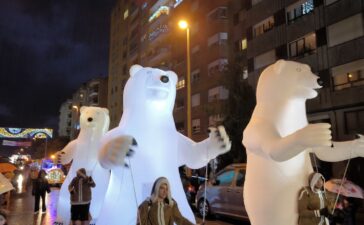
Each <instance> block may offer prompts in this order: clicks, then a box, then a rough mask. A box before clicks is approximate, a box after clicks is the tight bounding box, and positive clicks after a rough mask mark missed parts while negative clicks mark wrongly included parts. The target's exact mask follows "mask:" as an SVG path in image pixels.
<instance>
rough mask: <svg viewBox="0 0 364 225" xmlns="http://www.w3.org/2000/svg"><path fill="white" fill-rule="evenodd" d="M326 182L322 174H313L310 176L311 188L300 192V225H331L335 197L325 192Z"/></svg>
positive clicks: (308, 187)
mask: <svg viewBox="0 0 364 225" xmlns="http://www.w3.org/2000/svg"><path fill="white" fill-rule="evenodd" d="M324 181H325V179H324V177H323V176H322V174H320V173H312V174H311V175H310V176H309V186H307V187H304V188H302V190H301V191H300V194H299V197H298V213H299V218H298V224H299V225H329V218H330V217H331V216H332V215H331V210H332V207H333V202H334V201H333V200H334V198H335V196H333V194H329V193H326V192H325V190H324Z"/></svg>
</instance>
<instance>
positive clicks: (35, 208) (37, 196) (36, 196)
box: [34, 192, 46, 212]
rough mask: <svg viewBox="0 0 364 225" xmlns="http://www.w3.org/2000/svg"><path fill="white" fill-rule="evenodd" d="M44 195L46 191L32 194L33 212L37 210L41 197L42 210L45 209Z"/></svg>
mask: <svg viewBox="0 0 364 225" xmlns="http://www.w3.org/2000/svg"><path fill="white" fill-rule="evenodd" d="M45 195H46V193H45V192H44V193H42V194H38V193H37V194H35V195H34V198H35V201H34V212H36V211H39V201H40V198H42V211H46V204H45Z"/></svg>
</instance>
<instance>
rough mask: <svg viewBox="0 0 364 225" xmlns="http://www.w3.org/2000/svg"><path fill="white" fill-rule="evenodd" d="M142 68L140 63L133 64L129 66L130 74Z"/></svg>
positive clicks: (132, 74)
mask: <svg viewBox="0 0 364 225" xmlns="http://www.w3.org/2000/svg"><path fill="white" fill-rule="evenodd" d="M141 69H143V67H142V66H141V65H138V64H135V65H132V66H131V67H130V70H129V73H130V76H131V77H132V76H134V75H135V74H136V73H137V72H138V71H139V70H141Z"/></svg>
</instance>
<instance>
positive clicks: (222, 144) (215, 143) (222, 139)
mask: <svg viewBox="0 0 364 225" xmlns="http://www.w3.org/2000/svg"><path fill="white" fill-rule="evenodd" d="M209 139H210V143H209V145H208V156H209V159H214V158H216V157H217V156H218V155H221V154H224V153H226V152H228V151H230V148H231V141H230V139H229V136H228V135H227V133H226V131H225V128H224V126H218V127H217V128H214V127H209Z"/></svg>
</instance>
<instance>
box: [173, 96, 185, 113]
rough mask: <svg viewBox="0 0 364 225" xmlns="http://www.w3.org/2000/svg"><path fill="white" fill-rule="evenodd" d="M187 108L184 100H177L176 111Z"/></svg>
mask: <svg viewBox="0 0 364 225" xmlns="http://www.w3.org/2000/svg"><path fill="white" fill-rule="evenodd" d="M184 107H185V102H184V100H183V98H179V99H176V103H175V104H174V110H176V111H178V110H181V109H183V108H184Z"/></svg>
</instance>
